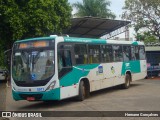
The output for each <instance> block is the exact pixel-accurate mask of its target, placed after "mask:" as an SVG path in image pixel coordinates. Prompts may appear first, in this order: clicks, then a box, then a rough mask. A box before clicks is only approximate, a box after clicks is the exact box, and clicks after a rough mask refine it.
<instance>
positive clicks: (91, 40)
mask: <svg viewBox="0 0 160 120" xmlns="http://www.w3.org/2000/svg"><path fill="white" fill-rule="evenodd" d="M64 41H65V42H81V43H93V44H96V43H99V44H131V45H144V43H143V42H140V41H118V40H106V39H95V38H77V37H64Z"/></svg>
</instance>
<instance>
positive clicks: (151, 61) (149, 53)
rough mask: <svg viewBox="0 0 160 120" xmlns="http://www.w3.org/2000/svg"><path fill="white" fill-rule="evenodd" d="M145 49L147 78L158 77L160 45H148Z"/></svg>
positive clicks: (159, 74)
mask: <svg viewBox="0 0 160 120" xmlns="http://www.w3.org/2000/svg"><path fill="white" fill-rule="evenodd" d="M145 49H146V57H147V67H148V69H147V73H148V77H157V76H160V43H156V44H149V45H147V46H146V47H145Z"/></svg>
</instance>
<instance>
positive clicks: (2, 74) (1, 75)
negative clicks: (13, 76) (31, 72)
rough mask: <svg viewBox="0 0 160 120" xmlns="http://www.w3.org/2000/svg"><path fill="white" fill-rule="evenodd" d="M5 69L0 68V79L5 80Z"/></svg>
mask: <svg viewBox="0 0 160 120" xmlns="http://www.w3.org/2000/svg"><path fill="white" fill-rule="evenodd" d="M6 76H7V70H5V69H1V68H0V80H6Z"/></svg>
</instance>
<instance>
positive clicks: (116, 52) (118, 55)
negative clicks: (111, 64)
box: [112, 45, 123, 62]
mask: <svg viewBox="0 0 160 120" xmlns="http://www.w3.org/2000/svg"><path fill="white" fill-rule="evenodd" d="M112 48H113V60H114V61H115V62H118V61H123V55H122V46H120V45H113V46H112Z"/></svg>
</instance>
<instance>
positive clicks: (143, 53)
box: [139, 46, 146, 60]
mask: <svg viewBox="0 0 160 120" xmlns="http://www.w3.org/2000/svg"><path fill="white" fill-rule="evenodd" d="M139 57H140V60H145V58H146V56H145V50H144V46H140V47H139Z"/></svg>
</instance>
